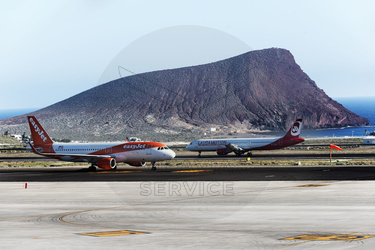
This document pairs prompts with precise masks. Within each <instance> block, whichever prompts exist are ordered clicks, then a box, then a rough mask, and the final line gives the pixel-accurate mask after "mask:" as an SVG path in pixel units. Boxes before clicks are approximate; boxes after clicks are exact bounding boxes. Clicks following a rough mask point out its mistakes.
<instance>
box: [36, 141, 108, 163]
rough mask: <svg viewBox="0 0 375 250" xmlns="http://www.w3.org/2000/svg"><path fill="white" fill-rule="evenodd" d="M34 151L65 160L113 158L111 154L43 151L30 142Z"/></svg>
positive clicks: (86, 160) (87, 160)
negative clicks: (39, 150)
mask: <svg viewBox="0 0 375 250" xmlns="http://www.w3.org/2000/svg"><path fill="white" fill-rule="evenodd" d="M29 145H30V147H31V149H32V151H33V152H34V153H35V154H38V155H42V156H45V157H48V158H53V159H59V160H63V161H77V162H78V161H85V162H97V161H98V159H102V158H112V156H111V155H87V154H55V153H41V152H38V150H37V149H36V148H35V147H34V145H32V144H31V143H30V142H29Z"/></svg>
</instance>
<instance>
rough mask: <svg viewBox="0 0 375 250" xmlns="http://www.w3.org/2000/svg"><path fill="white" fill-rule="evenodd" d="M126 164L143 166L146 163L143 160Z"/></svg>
mask: <svg viewBox="0 0 375 250" xmlns="http://www.w3.org/2000/svg"><path fill="white" fill-rule="evenodd" d="M127 164H129V165H130V166H133V167H143V166H144V165H146V162H144V161H139V162H127Z"/></svg>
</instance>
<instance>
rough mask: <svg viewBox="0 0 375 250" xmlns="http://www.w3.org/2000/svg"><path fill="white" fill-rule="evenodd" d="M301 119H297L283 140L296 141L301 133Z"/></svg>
mask: <svg viewBox="0 0 375 250" xmlns="http://www.w3.org/2000/svg"><path fill="white" fill-rule="evenodd" d="M301 128H302V119H297V120H296V121H295V122H294V124H293V126H292V127H291V128H290V129H289V131H288V133H286V135H285V136H284V139H287V140H290V139H297V138H299V135H300V133H301Z"/></svg>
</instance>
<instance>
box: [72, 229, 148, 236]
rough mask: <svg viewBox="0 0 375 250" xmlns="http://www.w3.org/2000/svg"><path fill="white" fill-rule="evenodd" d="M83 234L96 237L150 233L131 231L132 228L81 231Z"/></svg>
mask: <svg viewBox="0 0 375 250" xmlns="http://www.w3.org/2000/svg"><path fill="white" fill-rule="evenodd" d="M79 234H81V235H88V236H94V237H108V236H121V235H131V234H148V232H139V231H130V230H119V231H106V232H93V233H79Z"/></svg>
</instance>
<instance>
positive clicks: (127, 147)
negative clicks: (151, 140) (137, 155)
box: [124, 143, 146, 149]
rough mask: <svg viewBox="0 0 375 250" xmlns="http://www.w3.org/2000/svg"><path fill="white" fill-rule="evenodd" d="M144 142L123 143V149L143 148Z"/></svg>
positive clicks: (144, 146)
mask: <svg viewBox="0 0 375 250" xmlns="http://www.w3.org/2000/svg"><path fill="white" fill-rule="evenodd" d="M145 148H146V144H139V143H138V144H125V145H124V149H145Z"/></svg>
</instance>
